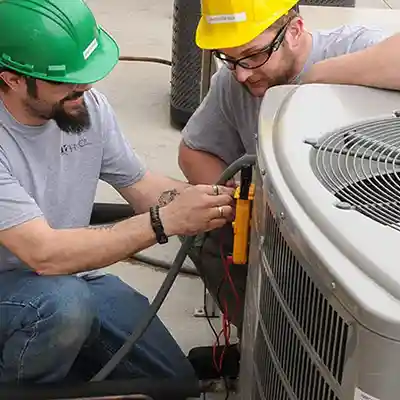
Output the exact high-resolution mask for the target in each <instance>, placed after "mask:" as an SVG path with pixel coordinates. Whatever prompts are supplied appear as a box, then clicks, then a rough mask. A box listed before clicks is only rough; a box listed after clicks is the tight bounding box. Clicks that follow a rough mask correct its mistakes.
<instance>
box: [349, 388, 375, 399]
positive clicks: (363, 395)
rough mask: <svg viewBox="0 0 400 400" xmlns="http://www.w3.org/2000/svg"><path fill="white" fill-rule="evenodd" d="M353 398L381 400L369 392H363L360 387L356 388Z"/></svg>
mask: <svg viewBox="0 0 400 400" xmlns="http://www.w3.org/2000/svg"><path fill="white" fill-rule="evenodd" d="M354 400H381V399H378V398H377V397H374V396H371V395H370V394H368V393H365V392H363V391H362V390H361V389H359V388H356V391H355V393H354Z"/></svg>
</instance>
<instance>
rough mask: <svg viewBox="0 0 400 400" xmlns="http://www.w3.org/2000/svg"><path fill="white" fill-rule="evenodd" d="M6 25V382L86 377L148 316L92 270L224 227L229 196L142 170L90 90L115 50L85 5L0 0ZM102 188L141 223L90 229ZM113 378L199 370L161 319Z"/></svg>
mask: <svg viewBox="0 0 400 400" xmlns="http://www.w3.org/2000/svg"><path fill="white" fill-rule="evenodd" d="M0 30H1V35H0V349H1V354H0V355H1V357H0V382H12V381H29V382H40V383H43V382H50V381H60V380H64V379H86V378H89V377H91V376H92V374H94V373H96V372H97V371H98V370H99V369H100V368H101V366H103V365H104V364H105V363H106V362H107V361H108V359H109V358H110V357H111V355H112V354H113V353H115V352H116V351H117V350H118V349H119V348H120V347H121V345H122V344H123V343H124V341H125V340H126V338H127V337H128V335H130V334H131V333H132V331H133V330H134V329H135V326H136V324H137V321H138V319H140V318H141V317H142V316H143V315H144V314H145V313H146V312H147V310H148V307H149V304H148V301H147V299H146V298H145V297H143V296H142V295H141V294H139V293H138V292H137V291H135V290H133V289H132V288H131V287H129V286H128V285H126V284H124V283H123V282H122V281H121V280H120V279H118V278H117V277H116V276H113V275H108V274H102V273H100V272H94V270H97V269H99V268H101V267H105V266H108V265H110V264H112V263H114V262H117V261H119V260H123V259H126V258H127V257H128V256H130V255H131V254H133V253H135V252H137V251H140V250H142V249H144V248H146V247H149V246H151V245H153V244H155V243H157V242H158V243H166V242H167V241H168V237H169V236H172V235H194V234H197V233H199V232H204V231H208V230H211V229H214V228H217V227H220V226H223V225H224V224H226V222H227V221H228V220H230V219H231V215H232V208H231V203H232V190H231V189H228V188H224V187H220V188H218V187H212V186H207V185H204V186H203V185H200V186H193V187H192V186H190V185H188V184H186V183H183V182H178V181H174V180H172V179H169V178H166V177H162V176H157V175H155V174H153V173H150V172H149V171H147V170H146V167H145V166H144V165H143V163H142V162H141V161H140V159H139V158H138V156H137V155H136V154H135V152H134V151H133V150H132V149H131V147H130V146H129V144H128V142H127V140H126V139H125V138H124V136H123V134H122V132H121V131H120V129H119V127H118V123H117V120H116V117H115V115H114V112H113V110H112V108H111V106H110V104H109V103H108V102H107V99H106V98H105V96H104V95H102V94H101V93H99V92H98V91H97V90H95V89H93V88H92V87H91V86H90V85H91V84H92V83H93V82H96V81H99V80H101V79H102V78H104V77H105V76H106V75H107V74H108V73H110V71H112V69H113V68H114V66H115V65H116V63H117V62H118V55H119V51H118V47H117V44H116V43H115V42H114V40H113V39H112V38H111V37H110V36H109V35H108V34H107V33H106V32H105V31H104V30H103V29H102V28H100V27H99V26H98V25H97V24H96V21H95V19H94V17H93V15H92V13H91V11H90V10H89V9H88V7H87V6H86V5H85V2H84V0H35V1H33V0H1V1H0ZM99 179H101V180H104V181H106V182H108V183H109V184H110V185H112V186H113V187H115V188H116V189H117V190H118V191H119V192H120V193H121V194H122V196H123V197H124V198H125V199H126V200H127V201H128V202H129V203H130V204H131V205H132V207H133V208H134V209H135V211H136V214H137V215H136V216H135V217H132V218H129V219H126V220H124V221H123V222H119V223H116V224H114V225H113V226H111V227H101V228H100V227H98V228H96V227H90V228H89V227H88V225H89V222H90V216H91V210H92V206H93V203H94V199H95V194H96V188H97V184H98V180H99ZM171 191H172V193H175V194H176V193H180V195H179V196H177V197H176V198H175V199H173V200H172V201H171V199H170V201H169V202H165V201H164V200H163V199H164V194H166V195H167V197H168V198H169V197H170V195H171ZM165 203H167V204H165ZM82 371H84V372H85V373H84V374H82ZM111 377H113V378H115V377H118V378H132V377H153V378H168V377H180V378H190V377H194V371H193V369H192V366H191V364H190V363H189V362H188V360H187V359H186V357H185V356H184V354H183V353H182V351H181V350H180V348H179V347H178V345H177V344H176V342H175V341H174V339H173V338H172V337H171V335H170V334H169V333H168V331H167V330H166V328H165V327H164V325H163V324H162V323H161V321H160V320H159V319H157V318H156V319H155V320H154V322H153V323H152V324H151V325H150V327H149V329H148V330H147V331H146V333H145V335H144V336H143V337H142V339H140V341H139V342H138V343H137V344H136V345H135V346H134V348H133V349H132V351H131V353H130V354H129V356H128V357H126V358H125V359H124V361H123V362H122V363H121V364H120V365H119V366H118V368H117V369H116V370H115V372H114V373H113V374H112V376H111Z"/></svg>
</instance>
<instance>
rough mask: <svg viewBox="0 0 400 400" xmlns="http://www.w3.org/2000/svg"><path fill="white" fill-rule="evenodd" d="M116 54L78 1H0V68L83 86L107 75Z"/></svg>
mask: <svg viewBox="0 0 400 400" xmlns="http://www.w3.org/2000/svg"><path fill="white" fill-rule="evenodd" d="M118 58H119V48H118V45H117V43H116V42H115V41H114V40H113V38H112V37H111V36H110V35H109V34H107V33H106V32H105V31H104V30H103V29H102V28H101V27H99V26H98V25H97V23H96V20H95V18H94V16H93V14H92V12H91V11H90V9H89V8H88V6H87V5H86V3H85V1H84V0H0V67H6V68H9V69H11V70H14V71H16V72H19V73H22V74H24V75H27V76H31V77H33V78H38V79H44V80H50V81H56V82H61V83H78V84H89V83H93V82H97V81H99V80H101V79H103V78H104V77H105V76H106V75H107V74H108V73H110V72H111V71H112V69H113V68H114V67H115V65H116V64H117V62H118Z"/></svg>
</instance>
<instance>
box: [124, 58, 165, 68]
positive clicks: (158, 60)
mask: <svg viewBox="0 0 400 400" xmlns="http://www.w3.org/2000/svg"><path fill="white" fill-rule="evenodd" d="M119 60H120V61H135V62H152V63H157V64H164V65H169V66H171V65H172V62H171V61H169V60H165V59H163V58H158V57H132V56H120V57H119Z"/></svg>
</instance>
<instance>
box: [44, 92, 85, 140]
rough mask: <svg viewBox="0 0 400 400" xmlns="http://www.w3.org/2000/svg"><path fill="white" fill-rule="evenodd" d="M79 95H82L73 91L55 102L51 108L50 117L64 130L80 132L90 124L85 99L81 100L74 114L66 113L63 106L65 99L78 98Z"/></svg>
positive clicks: (74, 132)
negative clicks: (80, 104) (80, 105)
mask: <svg viewBox="0 0 400 400" xmlns="http://www.w3.org/2000/svg"><path fill="white" fill-rule="evenodd" d="M80 96H82V93H74V94H73V95H71V96H69V97H68V98H66V99H64V100H63V101H61V102H60V103H58V104H56V105H55V106H54V108H53V111H52V113H51V119H53V120H54V122H55V123H56V124H57V126H58V127H59V128H60V129H61V130H62V131H64V132H67V133H73V134H81V133H82V132H84V131H86V130H88V129H89V128H90V126H91V120H90V114H89V110H88V108H87V106H86V103H85V101H83V105H82V107H81V108H80V109H79V111H78V112H77V113H76V114H74V115H71V114H68V113H66V112H65V109H64V107H63V104H64V102H65V101H67V100H72V99H75V98H79V97H80Z"/></svg>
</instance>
